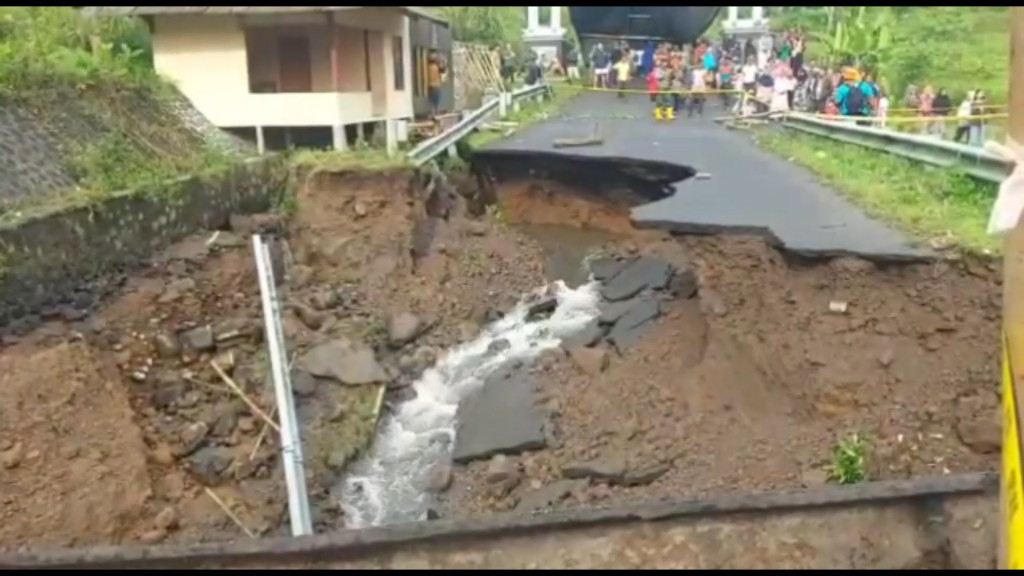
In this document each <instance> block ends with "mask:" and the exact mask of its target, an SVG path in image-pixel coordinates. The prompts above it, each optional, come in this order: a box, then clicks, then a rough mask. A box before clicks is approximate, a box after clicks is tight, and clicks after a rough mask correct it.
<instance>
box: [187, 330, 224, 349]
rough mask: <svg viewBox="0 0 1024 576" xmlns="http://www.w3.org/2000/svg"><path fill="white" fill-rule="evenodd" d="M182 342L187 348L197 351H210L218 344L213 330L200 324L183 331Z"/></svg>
mask: <svg viewBox="0 0 1024 576" xmlns="http://www.w3.org/2000/svg"><path fill="white" fill-rule="evenodd" d="M181 342H182V344H184V346H185V347H186V348H188V349H189V350H192V351H195V352H209V351H210V350H213V349H214V347H215V346H216V344H215V341H214V338H213V330H212V329H211V328H210V327H209V326H200V327H199V328H193V329H192V330H188V331H186V332H184V333H182V334H181Z"/></svg>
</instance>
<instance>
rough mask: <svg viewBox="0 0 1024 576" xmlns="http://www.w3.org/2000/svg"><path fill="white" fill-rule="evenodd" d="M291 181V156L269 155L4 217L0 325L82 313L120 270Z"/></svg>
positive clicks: (267, 200)
mask: <svg viewBox="0 0 1024 576" xmlns="http://www.w3.org/2000/svg"><path fill="white" fill-rule="evenodd" d="M287 185H288V169H287V166H286V163H285V160H284V159H283V158H280V157H265V158H258V159H252V160H248V161H244V162H242V163H240V164H239V165H238V166H236V167H235V168H233V169H230V170H226V171H224V172H222V173H219V174H215V175H208V176H203V177H186V178H181V179H179V180H175V181H173V182H168V183H166V184H163V185H159V186H155V187H153V188H151V189H140V190H133V191H128V192H122V193H118V194H113V195H111V196H109V197H107V198H104V199H101V200H97V201H95V202H90V203H87V204H84V205H72V204H71V203H69V202H65V203H64V204H63V205H58V206H57V207H54V208H51V209H50V210H49V211H48V212H44V213H41V214H39V215H36V216H33V217H31V218H26V219H23V220H21V221H18V222H15V223H8V224H0V330H2V331H8V330H13V331H18V330H19V328H26V327H29V326H30V325H32V324H34V323H35V322H37V321H38V320H39V318H40V316H47V315H50V314H62V315H64V316H65V317H73V316H78V315H81V314H80V313H81V312H82V311H84V310H87V309H88V308H90V307H91V306H93V305H94V303H95V302H96V300H97V298H98V297H100V296H102V295H103V293H104V292H105V291H107V290H109V289H110V288H112V287H113V286H115V285H116V284H117V278H118V276H119V274H120V273H123V272H124V271H127V270H129V269H131V268H133V267H135V266H136V265H138V264H140V263H142V262H144V261H146V260H147V259H148V258H149V257H150V256H151V255H153V254H154V253H155V252H156V251H159V250H161V249H163V248H165V247H167V246H168V245H170V244H171V243H173V242H175V241H177V240H180V239H181V238H183V237H185V236H188V235H189V234H192V233H195V232H197V231H200V230H203V229H213V228H218V227H223V226H226V224H227V221H228V218H229V216H230V215H231V214H233V213H251V212H259V211H266V210H268V209H269V208H271V206H272V205H273V204H274V203H275V202H276V201H277V200H278V199H279V198H280V195H281V194H282V193H284V192H285V191H286V188H287Z"/></svg>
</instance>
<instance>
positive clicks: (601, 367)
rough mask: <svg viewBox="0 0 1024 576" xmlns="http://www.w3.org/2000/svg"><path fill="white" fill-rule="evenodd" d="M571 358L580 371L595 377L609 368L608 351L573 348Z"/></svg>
mask: <svg viewBox="0 0 1024 576" xmlns="http://www.w3.org/2000/svg"><path fill="white" fill-rule="evenodd" d="M569 356H570V357H572V359H573V361H574V362H575V363H576V365H577V366H579V368H580V370H583V371H584V372H585V373H587V374H590V375H591V376H595V375H597V374H600V373H601V372H604V371H605V369H607V368H608V351H607V350H605V349H604V348H573V349H571V350H569Z"/></svg>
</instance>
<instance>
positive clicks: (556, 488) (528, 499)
mask: <svg viewBox="0 0 1024 576" xmlns="http://www.w3.org/2000/svg"><path fill="white" fill-rule="evenodd" d="M587 484H588V482H587V481H586V480H556V481H554V482H553V483H551V484H548V485H547V486H543V487H541V488H537V489H535V490H529V491H527V492H525V493H524V494H522V495H521V496H520V497H519V503H518V504H517V505H516V510H524V511H527V512H534V511H538V510H544V509H546V508H550V507H552V506H555V505H557V504H558V503H559V502H561V501H562V500H565V499H566V498H568V497H569V496H571V495H573V494H575V493H577V492H579V491H580V490H583V489H584V488H586V487H587Z"/></svg>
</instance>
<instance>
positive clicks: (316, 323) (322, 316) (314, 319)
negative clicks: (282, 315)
mask: <svg viewBox="0 0 1024 576" xmlns="http://www.w3.org/2000/svg"><path fill="white" fill-rule="evenodd" d="M292 311H293V312H295V315H296V316H298V318H299V320H301V321H302V323H303V324H305V325H306V327H307V328H309V329H310V330H319V329H320V327H321V326H323V325H324V320H326V319H327V314H326V313H324V312H321V311H319V310H314V309H313V308H311V307H309V306H306V305H305V304H292Z"/></svg>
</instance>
